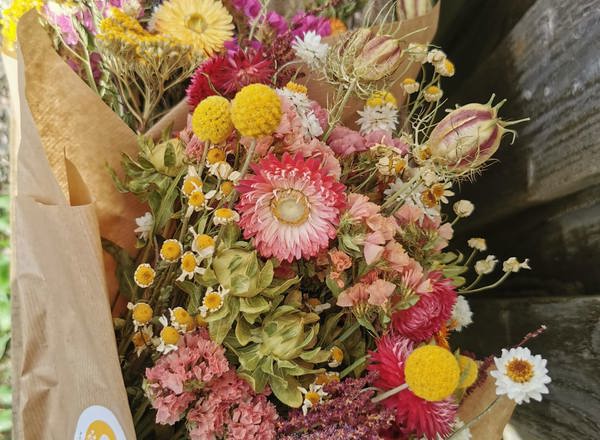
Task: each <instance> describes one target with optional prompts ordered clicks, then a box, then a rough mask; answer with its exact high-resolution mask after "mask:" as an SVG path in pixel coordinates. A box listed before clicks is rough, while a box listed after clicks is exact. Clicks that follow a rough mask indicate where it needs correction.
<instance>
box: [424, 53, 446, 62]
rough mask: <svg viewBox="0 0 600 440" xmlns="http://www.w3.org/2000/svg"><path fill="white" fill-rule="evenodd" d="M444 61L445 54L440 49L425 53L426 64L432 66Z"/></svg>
mask: <svg viewBox="0 0 600 440" xmlns="http://www.w3.org/2000/svg"><path fill="white" fill-rule="evenodd" d="M445 59H446V54H445V53H444V51H442V50H440V49H431V50H430V51H429V52H428V53H427V62H428V63H431V64H433V65H436V64H439V63H442V62H443V61H444V60H445Z"/></svg>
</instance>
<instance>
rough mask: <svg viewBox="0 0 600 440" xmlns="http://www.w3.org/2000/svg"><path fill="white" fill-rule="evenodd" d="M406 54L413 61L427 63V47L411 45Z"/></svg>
mask: <svg viewBox="0 0 600 440" xmlns="http://www.w3.org/2000/svg"><path fill="white" fill-rule="evenodd" d="M406 53H407V54H408V56H409V58H410V59H411V60H412V61H416V62H417V63H424V62H426V61H427V54H428V51H427V45H426V44H421V43H409V45H408V48H407V49H406Z"/></svg>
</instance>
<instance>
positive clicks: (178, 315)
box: [173, 307, 192, 324]
mask: <svg viewBox="0 0 600 440" xmlns="http://www.w3.org/2000/svg"><path fill="white" fill-rule="evenodd" d="M191 318H192V317H191V316H190V314H189V313H188V312H187V310H185V309H184V308H183V307H176V308H174V309H173V319H175V321H177V323H178V324H187V323H188V322H189V321H190V319H191Z"/></svg>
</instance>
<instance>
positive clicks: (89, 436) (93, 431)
mask: <svg viewBox="0 0 600 440" xmlns="http://www.w3.org/2000/svg"><path fill="white" fill-rule="evenodd" d="M85 440H117V437H116V436H115V432H114V431H113V430H112V428H111V427H110V426H108V423H106V422H105V421H103V420H94V421H93V422H92V423H91V424H90V426H89V427H88V429H87V431H86V432H85Z"/></svg>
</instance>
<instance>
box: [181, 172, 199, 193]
mask: <svg viewBox="0 0 600 440" xmlns="http://www.w3.org/2000/svg"><path fill="white" fill-rule="evenodd" d="M197 189H200V190H201V189H202V179H201V178H200V176H199V175H198V171H197V170H196V167H193V166H191V165H190V166H188V172H187V174H186V175H185V177H184V179H183V185H182V186H181V192H182V193H183V194H184V195H185V196H186V197H190V195H191V194H192V192H193V191H195V190H197Z"/></svg>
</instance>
